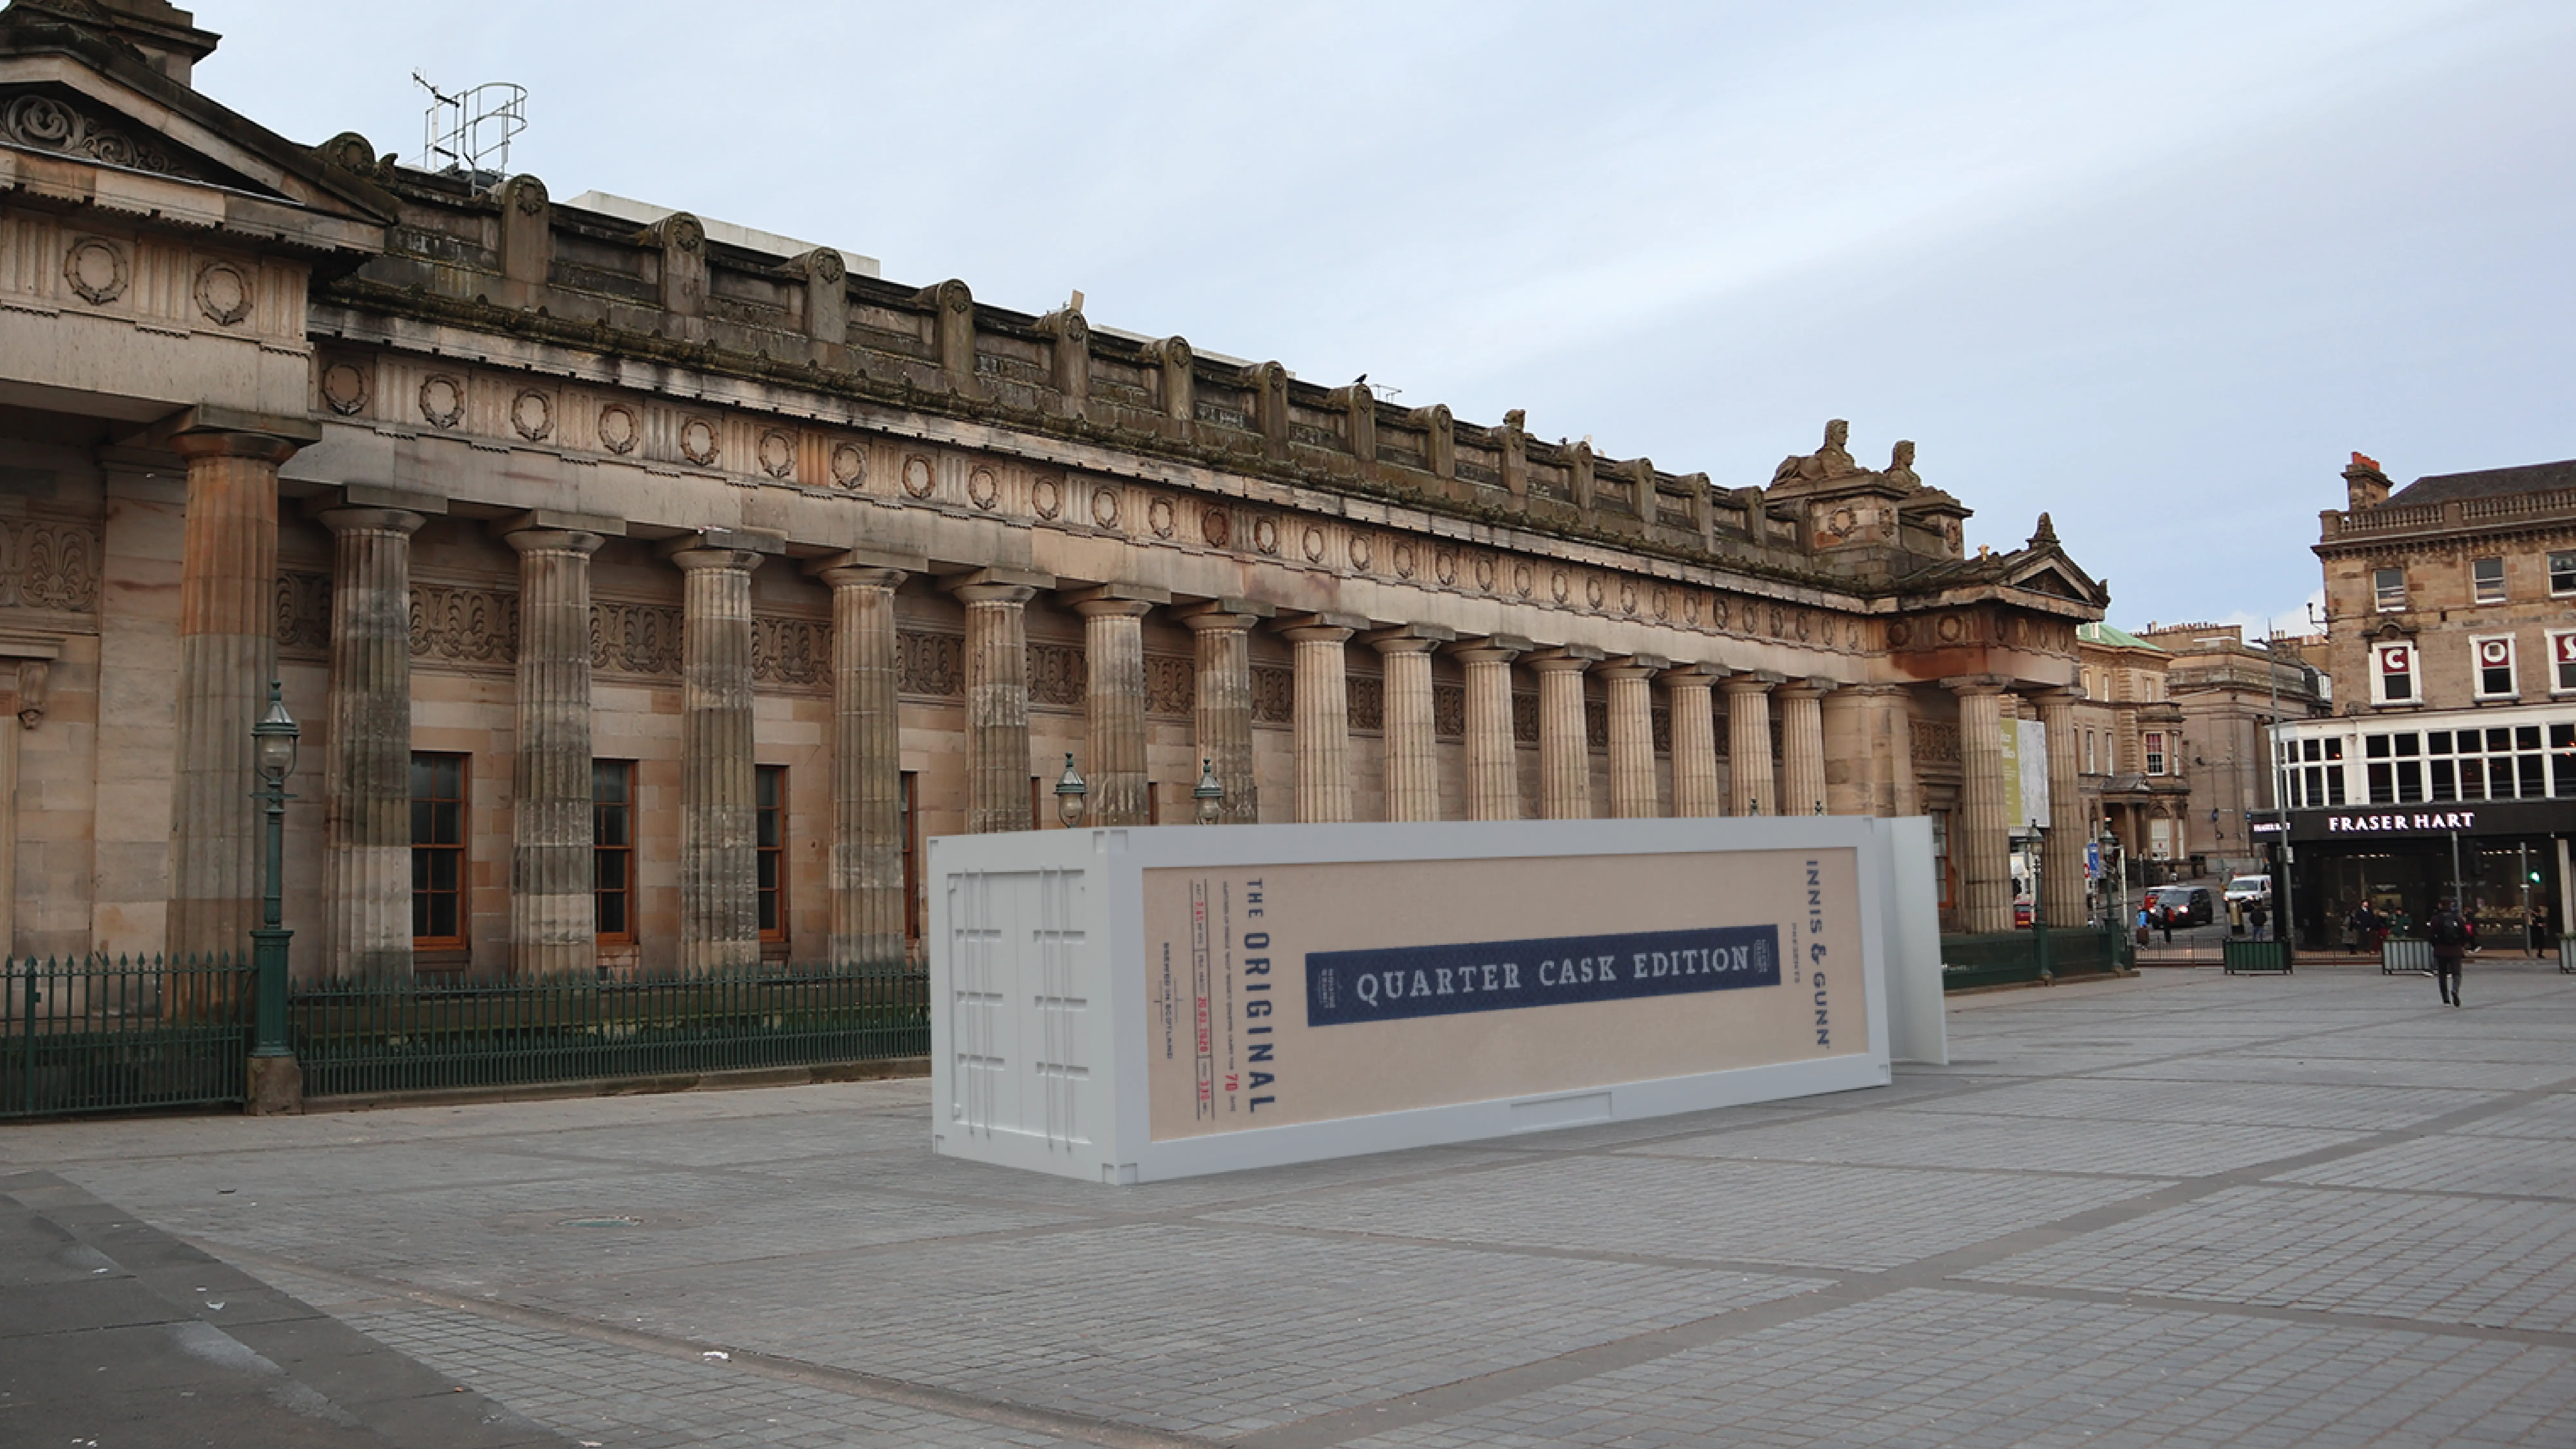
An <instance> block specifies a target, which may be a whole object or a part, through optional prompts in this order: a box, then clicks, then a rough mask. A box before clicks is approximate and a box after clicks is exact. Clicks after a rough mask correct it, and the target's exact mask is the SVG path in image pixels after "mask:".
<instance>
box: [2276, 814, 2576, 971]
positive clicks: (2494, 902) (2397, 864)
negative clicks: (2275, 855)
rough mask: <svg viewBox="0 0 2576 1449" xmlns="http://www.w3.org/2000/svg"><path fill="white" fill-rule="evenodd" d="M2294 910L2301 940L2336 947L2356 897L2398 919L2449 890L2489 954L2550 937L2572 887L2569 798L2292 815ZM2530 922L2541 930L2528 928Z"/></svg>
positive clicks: (2409, 918)
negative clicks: (2475, 929) (2467, 913)
mask: <svg viewBox="0 0 2576 1449" xmlns="http://www.w3.org/2000/svg"><path fill="white" fill-rule="evenodd" d="M2289 817H2290V828H2289V837H2290V847H2291V857H2292V859H2291V864H2290V883H2291V888H2292V889H2291V911H2292V913H2293V914H2294V915H2295V917H2296V918H2297V928H2298V936H2297V940H2298V943H2299V945H2300V946H2302V947H2307V948H2324V947H2338V948H2339V947H2342V946H2344V945H2345V944H2346V927H2345V922H2346V921H2347V920H2348V919H2349V918H2350V917H2351V916H2352V914H2353V912H2354V911H2355V909H2357V908H2358V907H2359V906H2360V905H2361V904H2362V903H2363V902H2365V901H2367V902H2369V903H2370V904H2371V905H2372V906H2373V907H2375V908H2376V909H2377V910H2378V911H2379V913H2380V914H2381V915H2383V916H2386V917H2388V918H2390V919H2391V920H2393V921H2397V922H2400V923H2401V924H2404V925H2413V924H2417V923H2421V922H2422V921H2424V920H2425V919H2426V918H2427V917H2429V916H2430V915H2431V914H2432V913H2433V909H2434V906H2435V905H2436V904H2437V903H2438V902H2439V901H2441V900H2442V899H2443V898H2444V897H2446V896H2452V895H2456V896H2457V897H2458V898H2459V900H2460V901H2461V902H2462V905H2463V908H2464V909H2465V910H2466V911H2468V912H2469V913H2470V914H2471V915H2472V916H2473V917H2474V918H2475V920H2476V922H2477V927H2478V939H2479V941H2480V943H2481V945H2483V946H2484V947H2485V948H2486V949H2489V950H2517V949H2521V948H2522V946H2523V945H2524V943H2525V941H2526V939H2538V940H2542V941H2548V942H2552V943H2554V942H2555V940H2556V938H2557V935H2558V933H2559V932H2560V931H2561V930H2562V929H2564V928H2565V924H2566V921H2567V905H2568V901H2569V898H2570V895H2571V889H2576V882H2571V878H2570V861H2569V840H2570V839H2571V838H2572V837H2576V799H2558V800H2489V801H2478V802H2467V801H2460V802H2448V803H2443V804H2438V805H2353V806H2337V807H2333V808H2329V809H2323V810H2293V811H2291V812H2289ZM2535 921H2536V922H2537V930H2536V932H2535V930H2534V923H2535Z"/></svg>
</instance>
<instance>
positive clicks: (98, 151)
mask: <svg viewBox="0 0 2576 1449" xmlns="http://www.w3.org/2000/svg"><path fill="white" fill-rule="evenodd" d="M0 137H6V138H7V139H8V140H9V141H10V142H11V143H12V144H15V145H19V146H28V147H32V148H34V149H36V150H39V151H55V152H60V153H62V154H63V155H66V156H83V157H87V158H88V159H90V160H92V161H100V162H104V163H106V164H107V165H110V166H124V167H129V168H131V169H133V170H136V171H157V172H159V173H161V174H162V175H164V176H182V177H186V178H188V179H189V180H192V181H203V180H207V179H210V178H208V177H207V176H206V175H205V173H204V170H203V168H201V167H198V166H196V165H194V164H192V162H191V161H190V160H189V159H188V158H187V157H185V156H183V155H181V154H180V153H178V152H174V151H172V150H171V149H170V148H169V147H168V146H167V145H165V144H163V142H162V140H161V138H160V137H158V136H155V135H150V134H137V133H136V132H134V131H133V130H131V129H128V128H127V127H124V126H120V125H117V124H115V123H114V122H112V121H109V120H106V119H103V118H101V117H99V116H95V115H92V114H91V113H90V112H89V111H88V109H87V108H85V107H81V106H74V105H71V104H68V103H66V102H64V101H61V100H58V99H56V98H55V97H53V96H42V95H22V96H17V97H14V98H12V99H10V100H9V101H8V102H7V103H6V104H5V106H0Z"/></svg>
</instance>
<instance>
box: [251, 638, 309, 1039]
mask: <svg viewBox="0 0 2576 1449" xmlns="http://www.w3.org/2000/svg"><path fill="white" fill-rule="evenodd" d="M302 733H303V732H302V731H301V730H298V729H297V728H296V727H295V716H293V715H291V714H288V713H287V712H286V701H285V699H284V697H283V694H282V691H281V689H280V687H279V685H278V682H277V681H276V680H273V679H272V680H270V681H269V682H268V713H266V714H263V715H261V716H260V717H259V723H257V724H255V725H252V726H251V727H250V736H251V767H252V768H253V769H254V770H256V771H257V772H258V774H259V778H260V782H261V783H260V788H259V789H257V790H255V791H252V792H251V796H252V798H253V799H256V800H258V801H260V802H261V803H262V804H264V805H265V806H266V807H267V811H268V860H267V865H268V869H267V874H266V879H265V880H264V881H263V882H262V887H261V888H262V893H263V894H262V900H261V903H260V929H259V930H256V931H253V932H251V933H250V938H251V961H252V964H253V966H254V967H255V968H256V970H257V972H258V981H259V985H258V992H259V995H258V998H257V1002H256V1006H257V1014H256V1016H255V1017H254V1019H253V1024H252V1035H251V1049H250V1054H251V1055H252V1056H255V1057H282V1056H287V1055H290V1054H291V1053H290V1052H289V1050H288V1047H287V1043H286V943H287V940H288V939H289V938H290V937H292V936H293V935H294V934H295V933H294V932H292V931H289V930H285V929H283V928H282V927H281V926H280V924H279V922H280V920H281V919H282V917H283V909H282V907H283V902H282V899H281V893H282V891H283V888H284V877H285V874H286V802H287V800H288V799H289V798H291V797H290V796H288V795H287V793H286V777H287V776H289V775H291V774H293V773H295V742H296V738H297V737H298V736H299V735H300V734H302Z"/></svg>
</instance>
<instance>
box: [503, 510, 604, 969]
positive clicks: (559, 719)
mask: <svg viewBox="0 0 2576 1449" xmlns="http://www.w3.org/2000/svg"><path fill="white" fill-rule="evenodd" d="M503 536H504V537H505V538H506V539H507V540H508V542H509V545H510V547H512V548H514V549H516V550H518V554H519V705H518V714H517V721H518V725H517V727H518V758H517V761H516V762H515V768H514V769H513V771H512V780H511V791H510V800H511V803H510V971H511V974H512V975H514V976H520V977H544V976H588V975H590V974H591V973H592V971H593V970H594V969H595V968H596V967H597V965H598V962H599V914H598V903H597V898H596V896H595V894H594V886H595V884H596V882H595V880H594V878H593V871H594V862H593V860H592V858H591V843H592V842H591V800H590V766H591V757H590V556H591V555H592V554H593V553H595V552H597V551H598V548H599V545H600V543H601V541H602V540H601V537H600V535H598V534H596V533H590V532H585V531H583V530H580V529H568V528H520V529H515V530H512V531H511V532H509V533H507V534H505V535H503Z"/></svg>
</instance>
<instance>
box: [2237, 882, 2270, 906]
mask: <svg viewBox="0 0 2576 1449" xmlns="http://www.w3.org/2000/svg"><path fill="white" fill-rule="evenodd" d="M2256 901H2261V902H2262V903H2263V905H2264V908H2265V909H2267V910H2268V909H2270V908H2271V905H2272V878H2271V877H2270V876H2268V875H2240V876H2238V877H2236V878H2235V879H2234V880H2231V881H2229V882H2228V883H2227V903H2228V904H2229V905H2237V904H2240V903H2242V904H2246V905H2251V904H2253V903H2254V902H2256Z"/></svg>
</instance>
